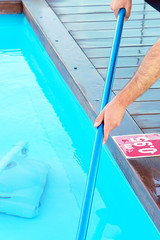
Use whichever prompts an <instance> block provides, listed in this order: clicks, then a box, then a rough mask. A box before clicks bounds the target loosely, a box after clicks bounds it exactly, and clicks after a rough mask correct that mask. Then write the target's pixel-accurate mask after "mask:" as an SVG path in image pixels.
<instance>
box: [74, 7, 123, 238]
mask: <svg viewBox="0 0 160 240" xmlns="http://www.w3.org/2000/svg"><path fill="white" fill-rule="evenodd" d="M125 12H126V11H125V9H124V8H121V9H120V11H119V13H118V19H117V25H116V31H115V36H114V41H113V46H112V52H111V56H110V61H109V66H108V73H107V77H106V81H105V85H104V90H103V97H102V101H101V107H100V112H101V111H102V110H103V108H104V107H105V106H106V104H107V103H108V102H109V100H110V96H111V92H112V85H113V78H114V72H115V67H116V60H117V55H118V50H119V45H120V40H121V35H122V29H123V23H124V17H125ZM102 140H103V124H101V125H100V126H99V127H98V128H97V130H96V135H95V141H94V146H93V151H92V157H91V163H90V169H89V173H88V177H87V183H86V189H85V194H84V199H83V204H82V209H81V214H80V219H79V225H78V231H77V236H76V240H85V239H86V237H87V230H88V225H89V219H90V213H91V208H92V201H93V196H94V190H95V185H96V178H97V173H98V166H99V160H100V154H101V149H102Z"/></svg>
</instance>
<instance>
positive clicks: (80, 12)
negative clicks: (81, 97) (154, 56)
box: [47, 0, 160, 133]
mask: <svg viewBox="0 0 160 240" xmlns="http://www.w3.org/2000/svg"><path fill="white" fill-rule="evenodd" d="M47 2H48V3H49V5H50V6H51V8H52V9H53V10H54V12H55V13H56V14H57V16H58V17H59V19H60V20H61V22H62V23H63V24H64V26H65V27H66V28H67V30H68V32H69V33H70V34H71V35H72V37H73V38H74V39H75V41H76V42H77V43H78V45H79V46H80V47H81V49H82V50H83V52H84V53H85V54H86V55H87V57H88V58H89V60H90V61H91V62H92V64H93V65H94V66H95V68H96V69H97V71H98V72H99V73H100V74H101V76H102V77H103V79H105V75H106V71H107V66H108V61H109V56H110V51H111V46H112V39H113V35H114V29H115V24H116V20H115V17H114V15H113V13H112V11H111V10H110V6H109V4H108V3H107V1H106V0H101V1H99V0H93V1H89V0H86V1H76V0H61V1H59V0H47ZM159 21H160V13H159V12H157V11H156V10H154V9H153V8H151V7H150V6H149V5H148V4H147V3H145V2H144V1H143V0H134V1H133V9H132V14H131V17H130V20H129V21H128V22H126V23H125V25H124V30H123V36H122V41H121V47H120V51H119V58H118V62H117V70H116V74H115V82H114V86H113V91H114V93H115V94H117V93H118V91H119V90H121V89H122V88H123V87H124V86H125V85H126V83H127V82H128V81H129V80H130V78H131V77H132V76H133V74H134V73H135V72H136V70H137V68H138V66H139V64H140V62H141V61H142V59H143V57H144V55H145V54H146V52H147V51H148V49H149V48H150V47H151V46H152V45H153V43H155V41H156V40H157V39H158V38H159V36H160V25H159ZM159 88H160V80H158V81H157V82H156V83H155V84H154V85H153V86H152V87H151V89H150V90H148V91H147V92H146V93H145V94H144V95H143V96H141V97H140V98H138V99H137V100H136V101H135V102H134V103H133V104H132V105H131V106H129V107H128V112H129V114H130V115H131V116H132V118H133V119H134V121H135V122H136V123H137V124H138V126H139V127H140V128H141V130H142V131H143V132H144V133H151V132H160V108H159V106H160V89H159Z"/></svg>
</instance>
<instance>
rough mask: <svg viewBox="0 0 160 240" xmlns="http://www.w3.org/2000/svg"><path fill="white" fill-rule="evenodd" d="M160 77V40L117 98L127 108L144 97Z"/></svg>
mask: <svg viewBox="0 0 160 240" xmlns="http://www.w3.org/2000/svg"><path fill="white" fill-rule="evenodd" d="M159 77H160V40H158V41H157V42H156V43H155V45H153V47H152V48H151V49H150V50H149V52H148V53H147V54H146V56H145V58H144V59H143V61H142V63H141V65H140V67H139V69H138V71H137V72H136V74H135V75H134V76H133V78H132V79H131V81H130V82H129V83H128V84H127V86H126V87H125V88H124V89H123V90H122V91H121V92H120V93H119V94H118V95H117V96H116V100H117V101H119V102H120V104H122V105H123V106H124V107H125V108H127V107H128V105H129V104H130V103H132V102H133V101H134V100H135V99H136V98H138V97H139V96H140V95H142V94H143V93H144V92H145V91H146V90H147V89H148V88H149V87H150V86H151V85H153V84H154V83H155V82H156V80H157V79H158V78H159Z"/></svg>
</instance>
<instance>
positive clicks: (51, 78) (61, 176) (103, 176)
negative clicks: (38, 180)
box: [0, 14, 160, 240]
mask: <svg viewBox="0 0 160 240" xmlns="http://www.w3.org/2000/svg"><path fill="white" fill-rule="evenodd" d="M0 31H1V38H0V72H1V78H0V89H1V94H0V109H1V111H0V132H1V134H0V142H1V148H0V157H3V156H4V155H5V154H6V153H7V152H8V151H9V150H10V148H11V147H12V146H13V145H15V144H16V143H17V142H19V141H22V140H24V141H27V142H28V143H29V154H28V157H29V158H32V159H36V160H38V161H42V162H46V163H47V164H49V166H50V169H49V176H48V182H47V186H46V190H45V194H44V198H43V201H42V205H41V207H40V210H39V215H38V216H37V217H36V218H33V219H24V218H20V217H14V216H8V215H5V214H0V237H1V239H3V240H19V239H24V240H26V239H34V240H44V239H45V240H51V239H52V240H53V239H55V240H62V239H63V240H64V239H65V240H72V239H75V236H76V230H77V225H78V219H79V213H80V207H81V203H82V198H83V192H84V187H85V181H86V174H87V171H88V168H89V161H90V156H91V152H92V146H93V141H94V133H95V131H94V128H93V126H92V123H91V122H90V120H89V118H88V117H87V115H86V114H85V113H84V111H83V109H82V108H81V106H80V105H79V103H78V102H77V100H76V98H75V97H74V95H73V94H72V92H71V91H70V89H69V88H68V87H67V85H66V83H65V82H64V80H63V79H62V77H61V76H60V74H59V72H58V71H57V69H56V68H55V66H54V65H53V63H52V62H51V60H50V59H49V57H48V55H47V54H46V52H45V51H44V49H43V47H42V46H41V44H40V42H39V40H38V39H37V37H36V36H35V34H34V33H33V31H32V29H31V27H30V25H29V24H28V22H27V20H26V18H25V16H24V15H23V14H22V15H8V16H5V15H1V16H0ZM87 239H88V240H100V239H102V240H113V239H114V240H133V239H134V240H135V239H137V240H141V239H145V240H150V239H154V240H159V239H160V235H159V232H158V231H157V230H156V228H155V226H154V224H153V223H152V221H151V220H150V218H149V217H148V215H147V213H146V212H145V210H144V208H143V207H142V205H141V204H140V202H139V201H138V199H137V197H136V196H135V194H134V193H133V191H132V189H131V187H130V186H129V184H128V183H127V181H126V179H125V178H124V176H123V174H122V172H121V171H120V169H119V167H118V166H117V164H116V163H115V161H114V159H113V158H112V156H111V155H110V153H109V152H108V150H107V149H106V148H105V147H104V148H103V150H102V157H101V162H100V167H99V174H98V179H97V185H96V191H95V197H94V202H93V208H92V214H91V221H90V225H89V232H88V238H87Z"/></svg>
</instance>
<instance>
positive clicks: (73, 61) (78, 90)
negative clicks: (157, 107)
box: [22, 0, 160, 231]
mask: <svg viewBox="0 0 160 240" xmlns="http://www.w3.org/2000/svg"><path fill="white" fill-rule="evenodd" d="M22 4H23V11H24V13H25V15H26V17H27V18H28V20H29V22H30V24H31V26H32V28H33V29H34V31H35V33H36V34H37V36H38V37H39V39H40V41H41V42H42V44H43V46H44V48H45V49H46V51H47V52H48V54H49V56H50V57H51V59H52V61H53V62H54V64H55V65H56V67H57V69H58V70H59V72H60V73H61V75H62V77H63V78H64V80H65V81H66V83H67V84H68V86H69V87H70V88H71V90H72V92H73V93H74V95H75V96H76V98H77V99H78V101H79V102H80V104H81V105H82V107H83V109H84V110H85V112H86V113H87V115H88V116H89V118H90V119H91V121H92V122H94V120H95V117H96V115H97V114H98V112H99V107H100V99H101V95H102V91H103V86H104V80H103V79H102V77H101V76H100V74H99V73H98V72H97V70H96V69H95V68H94V66H93V65H92V63H91V62H90V61H89V60H88V58H87V57H86V55H85V54H84V53H83V52H82V50H81V49H80V47H79V46H78V45H77V43H76V42H75V41H74V39H73V38H72V37H71V35H70V34H69V33H68V31H67V30H66V29H65V27H64V25H63V24H62V23H61V22H60V20H59V19H58V17H57V16H56V14H55V13H54V12H53V10H51V8H50V7H49V5H48V4H47V3H46V2H45V0H23V1H22ZM51 23H52V27H51ZM52 28H55V29H56V31H53V30H52ZM97 89H98V91H97ZM113 96H114V94H113ZM126 126H128V128H127V129H126ZM138 133H142V131H141V130H140V129H139V127H138V126H137V125H136V123H135V122H134V121H133V119H132V118H131V117H130V115H129V114H128V113H127V112H126V114H125V117H124V120H123V122H122V125H121V126H120V127H119V128H117V129H115V130H114V131H113V132H112V135H113V136H115V135H122V134H123V135H125V134H138ZM107 147H108V148H109V150H110V151H111V153H112V155H113V157H114V158H115V160H116V162H117V163H118V165H119V166H120V168H121V170H122V172H123V173H124V175H125V177H126V178H127V180H128V181H129V183H130V185H131V186H132V188H133V189H134V191H135V193H136V195H137V196H138V198H139V199H140V201H141V203H142V204H143V206H144V207H145V209H146V211H147V212H148V214H149V215H150V217H151V219H152V220H153V222H154V223H155V225H156V226H157V228H158V229H159V231H160V209H159V208H158V206H157V204H155V201H154V200H153V198H152V197H151V195H150V194H149V192H148V190H147V189H146V187H145V185H144V184H143V183H142V181H141V179H140V177H139V176H138V175H137V173H136V172H135V170H134V168H133V167H132V166H131V164H130V163H129V162H128V160H127V159H126V158H125V157H124V156H123V155H122V154H121V152H120V150H119V149H118V148H117V146H116V144H115V143H114V141H113V139H112V137H111V136H109V139H108V141H107Z"/></svg>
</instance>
